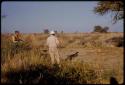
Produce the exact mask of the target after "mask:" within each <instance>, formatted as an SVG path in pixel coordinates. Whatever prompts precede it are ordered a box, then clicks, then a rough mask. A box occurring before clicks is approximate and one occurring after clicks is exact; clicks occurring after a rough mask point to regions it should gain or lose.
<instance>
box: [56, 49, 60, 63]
mask: <svg viewBox="0 0 125 85" xmlns="http://www.w3.org/2000/svg"><path fill="white" fill-rule="evenodd" d="M59 58H60V55H59V52H58V50H57V51H55V59H56V61H57V64H60V59H59Z"/></svg>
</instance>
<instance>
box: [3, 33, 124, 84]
mask: <svg viewBox="0 0 125 85" xmlns="http://www.w3.org/2000/svg"><path fill="white" fill-rule="evenodd" d="M110 35H112V36H113V37H116V35H117V34H116V35H115V34H108V35H104V34H94V33H91V34H78V35H77V34H64V35H59V34H58V35H57V36H58V37H59V40H60V42H61V46H60V49H61V50H62V51H61V52H62V54H63V55H62V56H64V57H65V55H64V54H65V53H63V52H68V50H69V49H73V48H75V50H77V51H79V52H80V50H79V49H81V50H82V52H80V53H81V54H80V55H81V57H82V58H80V60H81V61H80V60H75V59H74V60H71V61H65V59H63V58H61V67H58V66H57V65H55V66H52V65H51V62H50V57H49V54H48V51H47V50H48V49H47V47H46V44H45V42H46V38H47V36H48V35H45V34H36V35H34V38H33V37H30V39H29V38H27V37H29V36H26V35H24V36H23V37H24V39H25V41H26V42H22V43H18V44H17V45H16V44H13V43H12V42H11V40H10V36H9V35H2V36H1V37H2V42H1V44H2V45H1V59H2V60H1V61H2V62H1V82H2V83H13V84H15V83H16V84H18V83H20V84H37V83H40V84H109V83H110V78H111V77H114V78H116V80H117V81H118V83H122V82H123V71H122V70H123V69H122V68H123V65H122V64H123V62H122V60H123V59H122V57H123V54H121V53H122V47H121V46H119V45H116V47H110V46H107V47H106V45H105V44H106V43H105V41H106V40H108V42H110V41H109V39H112V36H110ZM107 36H108V37H107ZM117 36H118V35H117ZM119 36H122V34H119ZM28 39H29V40H28ZM34 39H35V42H34ZM118 39H120V40H121V39H122V38H118ZM113 40H114V38H113ZM115 40H116V41H119V40H117V39H115ZM115 40H114V41H113V42H116V41H115ZM122 40H123V39H122ZM119 42H120V43H121V42H123V41H119ZM117 47H118V48H117ZM90 49H92V50H90ZM97 49H99V51H98V50H97ZM113 49H114V50H116V49H117V52H116V51H114V50H113ZM83 50H84V51H83ZM87 50H88V51H87ZM109 50H112V51H111V52H109ZM82 53H83V54H84V55H82ZM85 53H86V54H87V55H85ZM118 53H119V54H118ZM113 54H114V55H115V56H117V59H119V60H117V59H116V60H117V62H118V63H119V64H118V63H115V62H114V61H112V62H113V64H114V65H115V67H118V68H114V67H110V68H109V67H108V66H110V64H111V60H112V58H113V59H115V58H116V57H113V56H114V55H113ZM80 55H79V56H78V57H80ZM105 55H107V56H105ZM93 56H95V57H97V58H95V59H94V57H93ZM86 57H88V58H86ZM90 57H91V58H90ZM91 59H92V61H90V62H88V61H89V60H91ZM99 59H100V60H99ZM82 60H83V61H82ZM102 60H103V61H102ZM109 60H110V61H109ZM95 61H96V62H95ZM99 61H101V62H102V63H99ZM105 63H106V65H105ZM107 64H108V65H107ZM103 65H104V66H103ZM106 67H107V68H106Z"/></svg>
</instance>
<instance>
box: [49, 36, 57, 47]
mask: <svg viewBox="0 0 125 85" xmlns="http://www.w3.org/2000/svg"><path fill="white" fill-rule="evenodd" d="M58 44H59V41H58V39H57V37H56V36H53V35H51V36H49V37H48V38H47V45H48V46H49V48H56V47H58Z"/></svg>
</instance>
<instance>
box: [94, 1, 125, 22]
mask: <svg viewBox="0 0 125 85" xmlns="http://www.w3.org/2000/svg"><path fill="white" fill-rule="evenodd" d="M94 12H95V13H97V14H99V15H102V16H103V15H105V14H107V13H111V14H112V17H113V21H114V23H116V22H117V21H118V20H121V19H123V18H124V14H123V12H124V6H123V2H122V1H99V2H98V3H97V6H96V7H94Z"/></svg>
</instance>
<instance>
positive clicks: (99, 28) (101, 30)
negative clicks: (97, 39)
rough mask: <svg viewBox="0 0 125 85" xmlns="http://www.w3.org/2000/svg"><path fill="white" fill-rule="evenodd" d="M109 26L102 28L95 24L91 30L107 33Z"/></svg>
mask: <svg viewBox="0 0 125 85" xmlns="http://www.w3.org/2000/svg"><path fill="white" fill-rule="evenodd" d="M108 29H109V27H104V28H102V27H101V26H95V27H94V30H93V32H99V33H107V31H108Z"/></svg>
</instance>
